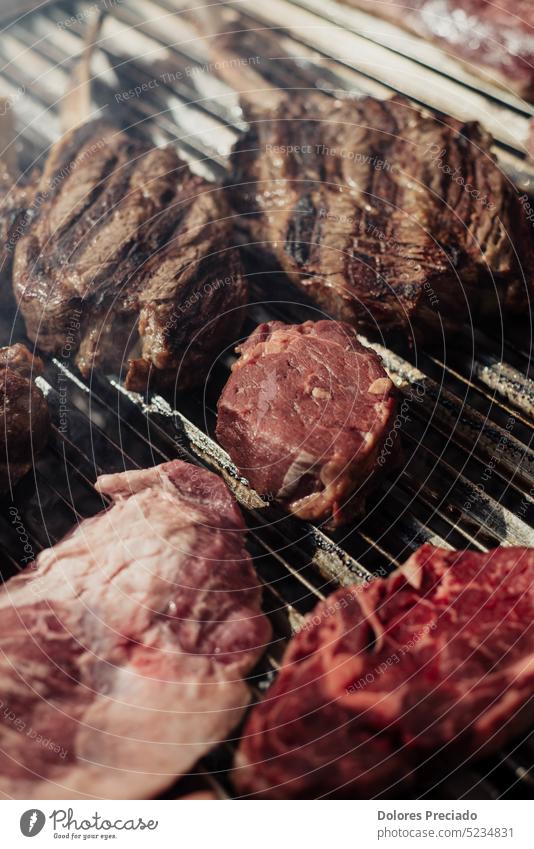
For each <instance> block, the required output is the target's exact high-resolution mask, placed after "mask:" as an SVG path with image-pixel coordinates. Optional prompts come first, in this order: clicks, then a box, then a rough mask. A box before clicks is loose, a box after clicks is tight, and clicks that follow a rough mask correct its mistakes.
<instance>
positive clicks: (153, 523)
mask: <svg viewBox="0 0 534 849" xmlns="http://www.w3.org/2000/svg"><path fill="white" fill-rule="evenodd" d="M96 488H97V490H98V491H99V492H101V493H102V494H103V495H107V496H109V497H110V498H111V499H112V500H113V505H112V507H111V508H110V509H109V510H107V511H106V512H103V513H101V514H99V515H97V516H95V517H93V518H91V519H86V520H85V521H83V522H82V523H81V524H80V525H79V526H78V527H77V528H76V529H75V530H74V531H73V532H72V533H70V534H69V535H68V536H67V537H65V539H64V540H63V541H62V542H60V543H59V544H58V545H56V546H54V547H53V548H51V549H47V550H46V551H43V552H42V553H41V554H40V555H39V556H38V558H37V561H36V563H34V564H32V567H33V568H28V569H26V570H25V571H24V572H23V573H22V574H21V575H19V576H17V577H15V578H12V579H11V580H9V581H8V582H7V583H6V584H5V585H4V587H3V588H2V590H1V591H0V622H1V628H0V676H1V679H2V694H1V700H2V701H1V710H0V792H1V793H2V795H5V796H7V797H12V798H16V799H30V798H34V799H44V798H48V799H54V798H56V799H64V798H83V797H84V796H90V797H91V798H94V797H97V798H121V799H124V798H126V799H130V798H144V797H150V796H153V795H156V794H157V793H158V792H160V791H162V790H163V789H164V788H165V787H167V786H168V785H170V784H172V783H173V781H174V778H175V776H177V775H183V774H185V773H187V772H188V770H190V769H191V768H192V767H193V765H194V764H195V762H196V761H197V760H198V758H199V757H201V756H202V755H203V754H205V753H206V752H208V751H209V750H210V749H211V748H212V747H213V746H215V745H216V744H217V743H218V742H220V741H221V740H223V739H225V738H226V737H227V735H228V734H229V732H230V731H231V730H232V729H233V728H234V727H235V725H236V724H237V723H238V722H239V720H240V718H241V716H242V714H243V712H244V710H245V708H246V706H247V704H248V702H249V700H250V692H249V689H248V687H247V686H246V684H245V683H244V681H243V678H244V676H246V675H247V673H248V672H249V671H250V670H251V669H252V667H253V666H254V664H255V663H256V661H257V660H258V658H259V656H260V655H261V654H262V652H263V651H264V648H265V645H266V643H267V642H268V640H269V638H270V626H269V624H268V620H267V619H266V617H265V616H264V615H263V613H262V611H261V606H260V603H261V589H260V586H259V581H258V578H257V576H256V574H255V571H254V568H253V566H252V562H251V559H250V557H249V555H248V553H247V551H246V549H245V547H244V536H245V525H244V522H243V518H242V516H241V513H240V511H239V509H238V507H237V505H236V503H235V501H234V499H233V498H232V496H231V495H230V493H229V491H228V489H227V488H226V486H225V484H224V483H223V481H222V480H221V479H220V478H218V477H217V476H216V475H214V474H212V473H211V472H207V471H205V470H203V469H199V468H196V467H195V466H192V465H189V464H187V463H183V462H181V461H178V460H175V461H172V462H169V463H165V464H164V465H162V466H157V467H155V468H152V469H146V470H142V471H131V472H124V473H122V474H115V475H106V476H104V477H101V478H99V479H98V482H97V485H96Z"/></svg>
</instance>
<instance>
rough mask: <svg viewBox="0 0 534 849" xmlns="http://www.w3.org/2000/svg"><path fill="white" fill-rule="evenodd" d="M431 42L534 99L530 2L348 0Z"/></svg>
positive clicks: (533, 32)
mask: <svg viewBox="0 0 534 849" xmlns="http://www.w3.org/2000/svg"><path fill="white" fill-rule="evenodd" d="M344 2H345V3H346V4H347V5H349V6H355V7H356V8H357V9H363V10H364V11H366V12H371V13H372V14H374V15H378V16H379V17H382V18H385V19H386V20H389V21H392V22H393V23H395V24H398V25H399V26H401V27H404V28H405V29H407V30H410V31H411V32H414V33H415V34H416V35H420V36H422V37H423V38H425V39H427V40H430V41H433V42H435V43H436V44H439V45H440V47H443V48H444V49H445V50H446V51H447V53H450V54H452V55H454V56H456V57H458V58H459V59H460V60H462V61H464V62H465V63H466V64H467V67H468V68H469V70H470V71H472V72H473V73H475V74H478V75H479V76H484V77H488V79H490V80H492V81H493V82H497V83H500V84H501V85H503V86H504V87H505V88H507V89H511V90H512V91H514V92H516V94H518V95H520V97H524V98H525V99H526V100H531V101H532V100H534V15H533V8H532V0H501V2H500V3H499V2H495V0H440V2H436V0H409V2H406V0H381V2H380V3H377V2H376V0H344Z"/></svg>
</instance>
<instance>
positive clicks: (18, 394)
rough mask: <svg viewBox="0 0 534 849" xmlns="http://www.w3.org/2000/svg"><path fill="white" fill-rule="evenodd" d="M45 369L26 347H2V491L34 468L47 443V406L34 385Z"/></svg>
mask: <svg viewBox="0 0 534 849" xmlns="http://www.w3.org/2000/svg"><path fill="white" fill-rule="evenodd" d="M42 370H43V364H42V362H41V360H40V359H39V357H32V355H31V354H30V352H29V351H28V349H27V348H26V347H25V346H24V345H20V344H16V345H12V346H11V347H9V348H0V492H6V491H7V490H9V488H10V487H12V486H14V485H15V484H16V483H17V481H18V480H20V478H22V477H23V476H24V475H25V474H26V472H28V471H29V470H30V469H31V467H32V465H33V461H34V459H35V457H36V455H37V454H39V452H40V451H41V450H42V449H43V448H44V446H45V444H46V442H47V440H48V433H49V428H50V418H49V415H48V404H47V403H46V400H45V398H44V396H43V393H42V392H41V390H40V389H38V388H37V386H36V385H35V383H34V382H33V378H34V377H35V376H36V375H39V374H41V372H42Z"/></svg>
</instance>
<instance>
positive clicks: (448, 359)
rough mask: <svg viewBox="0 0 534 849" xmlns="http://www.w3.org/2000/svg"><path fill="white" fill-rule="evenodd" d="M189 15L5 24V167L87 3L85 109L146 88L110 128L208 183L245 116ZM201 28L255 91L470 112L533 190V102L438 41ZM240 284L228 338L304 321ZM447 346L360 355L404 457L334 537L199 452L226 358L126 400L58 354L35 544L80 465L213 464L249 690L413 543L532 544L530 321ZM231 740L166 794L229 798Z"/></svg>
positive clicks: (475, 776)
mask: <svg viewBox="0 0 534 849" xmlns="http://www.w3.org/2000/svg"><path fill="white" fill-rule="evenodd" d="M192 5H194V4H191V3H189V4H186V3H181V2H179V0H178V2H171V0H158V2H151V0H129V2H124V3H121V2H119V0H101V2H100V3H98V4H97V3H90V2H88V3H51V4H45V6H41V7H40V8H39V9H38V10H36V11H33V12H31V13H28V14H26V15H21V16H20V17H19V18H18V20H16V21H14V22H12V23H10V24H6V25H5V29H4V31H3V33H2V36H1V38H0V64H1V72H0V76H1V91H0V93H1V94H3V95H5V96H7V97H8V98H9V101H10V104H11V105H12V107H13V110H14V112H15V115H16V123H17V130H18V131H19V133H20V135H19V138H18V142H17V146H18V153H19V157H20V161H21V163H22V165H23V168H25V169H28V168H30V169H31V168H32V167H33V166H34V165H35V164H36V163H38V162H39V161H40V160H41V159H42V157H43V156H44V155H46V151H47V148H48V146H49V145H50V144H51V143H52V142H53V141H54V140H55V139H56V138H58V136H59V134H60V125H59V107H60V101H61V98H62V96H63V94H64V93H65V91H66V89H67V86H68V82H69V74H70V73H71V71H72V66H73V61H74V59H75V58H76V57H77V55H78V54H79V53H80V50H81V47H82V39H83V36H84V34H85V31H86V27H87V22H88V20H90V18H91V15H92V14H93V13H94V12H95V11H96V9H98V8H99V9H101V10H104V11H105V13H106V14H105V18H104V22H103V27H102V31H101V35H100V41H99V48H100V49H99V50H98V51H96V53H95V56H94V62H93V73H94V76H95V80H94V95H95V104H96V105H97V106H98V107H99V108H100V109H101V111H103V112H104V113H105V112H106V110H107V112H108V113H109V112H111V114H112V116H113V117H115V112H116V111H117V108H118V107H117V100H116V99H115V97H114V94H116V93H117V92H121V91H125V90H128V89H131V88H133V87H135V86H136V85H140V84H142V82H143V81H146V80H149V79H157V80H158V84H157V85H154V87H152V88H150V89H147V90H145V91H143V93H142V95H141V96H139V97H133V98H129V99H128V100H127V102H126V103H121V106H120V109H121V110H123V111H124V116H123V117H124V120H125V121H126V123H129V124H135V125H137V126H138V127H141V128H142V129H143V130H144V131H145V132H147V133H148V134H149V135H150V136H151V137H152V139H153V141H154V142H155V143H156V144H162V143H168V142H170V143H172V144H174V145H176V147H177V148H178V150H179V153H180V154H181V156H182V157H183V158H185V159H186V160H187V161H188V162H189V163H190V165H191V167H192V168H193V170H196V171H198V172H200V173H203V174H204V175H205V176H207V177H208V178H210V179H214V178H220V177H221V176H222V175H223V174H224V168H225V163H226V157H227V155H228V152H229V150H230V147H231V145H232V142H233V141H234V140H235V138H236V135H237V133H238V132H239V130H240V129H242V128H243V126H244V124H243V116H242V112H241V108H240V105H239V98H238V96H237V94H236V92H235V91H234V90H233V89H232V88H230V87H229V86H228V85H226V84H225V83H223V82H222V81H221V80H219V79H217V78H216V76H214V74H213V73H212V67H211V68H210V61H212V59H211V56H210V53H209V49H208V44H209V39H208V40H206V39H203V38H201V37H200V36H199V31H198V29H197V27H196V24H198V23H199V21H200V23H201V24H202V23H207V25H208V26H209V25H210V22H209V20H207V19H206V15H208V14H209V13H208V12H204V13H199V12H198V11H197V12H195V13H190V12H188V11H187V6H192ZM0 12H1V8H0ZM217 17H218V20H219V22H223V23H224V22H225V21H226V22H227V24H228V28H229V29H234V30H238V31H243V32H242V34H241V36H240V37H239V42H238V43H239V45H240V46H239V48H238V49H239V50H240V51H241V52H242V55H243V57H244V58H247V57H248V58H250V57H251V56H256V55H259V56H261V58H262V62H261V73H262V75H264V77H265V78H266V82H267V83H268V84H270V85H276V86H279V87H280V88H292V89H295V88H298V89H301V90H302V89H304V90H306V89H317V88H319V89H321V90H323V91H325V93H327V94H335V93H336V92H338V93H339V92H344V93H346V92H352V93H355V94H361V93H369V94H373V95H375V96H379V97H385V96H388V94H390V93H391V92H402V93H403V94H406V95H408V96H409V97H411V98H412V99H414V100H415V101H417V102H418V103H421V104H424V105H425V106H427V107H428V108H430V109H434V110H441V111H445V112H449V113H452V114H453V115H455V116H456V117H459V118H462V119H469V120H471V119H479V120H480V121H481V122H482V123H483V124H484V125H485V126H486V127H487V128H488V129H489V130H490V131H491V132H492V133H493V135H494V136H495V139H496V142H495V152H496V155H497V157H498V159H499V161H500V164H501V166H502V168H503V169H504V170H505V171H506V172H507V173H508V174H509V175H510V177H511V178H512V179H513V180H514V181H515V182H516V184H517V185H518V186H519V187H520V189H521V190H522V191H527V192H528V191H530V190H531V189H532V190H534V168H533V166H532V165H531V164H529V162H528V160H527V159H526V157H525V154H524V147H525V143H526V139H527V135H528V125H529V120H530V118H531V117H532V114H533V113H534V107H532V106H529V105H527V104H525V103H524V102H523V101H521V100H519V98H517V97H515V96H513V95H510V94H508V93H507V92H504V91H502V90H501V89H499V88H497V87H496V86H493V85H491V84H490V83H488V82H483V81H480V80H478V79H477V78H476V77H474V76H472V75H471V74H470V73H469V72H468V71H466V70H465V69H464V68H463V67H462V66H461V65H459V64H458V63H457V62H455V61H454V60H452V59H450V58H449V57H447V56H445V55H444V54H443V53H441V52H440V51H439V50H438V49H436V48H433V47H431V46H429V45H428V44H426V43H424V42H422V41H420V40H418V39H416V38H414V37H412V36H410V35H407V34H406V33H404V32H401V31H400V30H397V29H396V28H395V27H393V26H391V25H389V24H385V23H382V22H380V21H376V20H374V19H373V18H371V17H370V16H368V15H365V14H363V13H360V12H356V11H353V10H351V9H348V8H345V7H343V6H341V5H338V4H337V3H335V2H332V0H296V1H295V2H289V0H269V2H268V3H266V4H260V3H258V2H229V3H222V4H221V5H220V6H218V7H217ZM250 280H251V283H252V286H253V297H252V300H253V302H255V301H257V303H256V302H255V303H253V305H252V308H251V310H250V314H249V315H250V317H249V319H248V323H247V326H246V327H245V332H249V331H250V330H251V329H252V327H253V326H254V324H255V323H257V322H258V321H263V320H268V319H272V318H278V319H280V318H282V319H284V320H286V321H294V320H298V321H300V320H303V319H304V318H306V317H314V313H313V311H312V312H310V311H309V310H307V308H306V307H304V306H302V307H299V306H297V305H296V304H292V303H290V301H291V298H287V299H284V298H283V297H281V298H280V301H279V302H277V301H276V300H270V301H269V303H266V302H265V301H264V300H263V299H262V296H261V291H262V289H261V273H260V272H259V271H258V272H255V271H254V270H253V272H252V273H251V276H250ZM254 293H256V294H257V298H256V297H255V294H254ZM0 331H1V338H0V342H1V344H8V343H10V342H11V341H14V340H19V339H20V340H23V339H24V330H23V326H22V323H21V321H20V319H19V318H18V317H16V316H3V317H2V320H1V325H0ZM362 339H363V337H362ZM364 341H365V340H364ZM454 343H455V344H454V350H452V349H451V348H450V347H448V348H447V349H446V350H443V351H442V352H441V353H440V354H437V353H436V352H434V353H430V352H427V351H425V350H421V349H417V350H416V351H414V353H413V354H412V355H406V354H403V355H400V354H399V353H398V352H396V351H394V350H390V349H388V348H385V347H383V346H381V345H376V344H375V345H374V347H375V348H377V350H378V351H379V353H380V354H381V356H382V357H383V360H384V364H385V366H386V368H387V369H388V371H389V373H390V374H391V376H392V378H393V380H394V381H395V383H396V384H397V386H398V387H399V389H400V393H401V398H402V399H403V400H405V401H406V405H407V406H406V407H405V409H406V410H407V411H408V416H407V418H406V419H405V421H404V422H403V424H402V427H401V433H402V439H403V443H404V446H405V453H406V465H405V467H404V469H403V470H402V472H401V473H399V474H398V475H397V476H395V477H394V478H390V479H389V480H388V481H387V483H386V485H385V486H384V487H383V489H382V491H381V492H379V493H378V494H377V495H375V496H374V498H373V499H371V500H370V504H369V510H368V512H367V514H366V516H365V518H364V519H363V520H361V521H360V522H359V523H358V524H357V525H355V526H351V527H349V529H348V530H344V531H343V532H340V533H339V534H338V536H336V537H335V538H334V537H332V536H327V535H326V534H325V533H324V532H322V531H321V530H320V529H319V528H316V527H313V526H311V525H307V524H306V523H302V522H298V521H296V520H294V519H292V518H290V517H285V516H283V515H282V514H281V513H280V512H279V511H278V510H277V508H276V507H275V506H273V505H265V504H263V503H262V502H261V500H260V499H259V498H258V497H257V495H256V494H255V493H253V492H252V491H251V490H250V489H249V488H248V487H247V484H246V481H244V480H243V479H241V478H240V477H239V475H238V474H237V473H236V470H235V469H234V468H233V466H232V464H231V462H230V461H229V459H228V457H227V455H226V454H225V453H224V452H223V451H222V450H221V449H220V448H219V447H218V446H217V445H216V443H215V441H214V439H213V432H214V424H215V409H216V403H217V398H218V395H219V393H220V390H221V387H222V386H223V385H224V382H225V380H226V378H227V375H228V368H229V366H230V365H231V361H232V355H230V354H228V353H227V354H225V355H224V356H223V357H221V359H220V360H219V361H218V362H217V363H216V365H215V367H214V369H213V371H212V373H211V375H210V378H209V380H208V382H207V384H206V386H205V387H203V389H202V390H201V391H199V392H197V393H190V394H188V395H187V396H176V397H175V398H169V397H167V398H162V397H160V396H157V395H151V396H150V397H149V398H142V397H141V396H139V395H137V394H135V393H131V392H127V391H126V390H125V389H124V387H123V386H122V385H121V381H120V376H116V377H115V378H112V377H104V376H103V375H100V374H93V375H92V376H91V379H90V380H89V381H84V380H82V379H81V378H80V376H79V375H78V373H76V372H75V371H74V370H72V369H71V367H70V365H69V363H68V361H62V360H60V359H54V358H50V359H49V360H47V362H46V370H45V375H44V378H39V381H40V385H41V387H42V389H43V390H44V392H45V393H46V394H47V397H48V400H49V403H50V407H51V410H52V412H53V417H54V422H55V426H54V433H53V438H52V440H51V445H50V448H49V450H48V452H47V453H46V454H45V455H44V456H43V457H42V458H41V459H39V461H38V462H37V464H36V468H35V471H34V474H33V475H32V474H30V475H29V476H28V477H27V478H26V479H25V480H24V481H23V482H22V483H21V484H20V485H19V486H18V487H17V489H16V491H15V493H14V502H15V505H16V507H17V509H18V511H19V513H20V516H21V518H22V521H23V523H24V525H25V528H26V529H27V530H28V532H29V534H30V535H31V538H32V545H33V546H34V550H35V552H37V551H38V550H39V549H40V548H41V547H44V546H48V545H53V544H54V543H55V542H56V541H57V540H58V539H59V538H60V537H61V536H62V535H63V534H64V533H65V532H66V531H67V530H68V529H69V528H70V527H72V525H73V524H74V523H75V522H77V521H79V520H80V519H82V518H83V517H85V516H88V515H91V514H93V513H94V512H96V511H97V510H99V509H101V507H102V499H101V497H100V496H99V495H97V494H96V493H95V492H94V490H93V489H92V482H93V481H94V480H95V478H96V476H97V475H98V474H101V473H103V472H113V471H121V470H123V469H125V468H135V467H137V466H148V465H153V464H155V463H159V462H162V461H164V460H166V459H170V458H172V457H176V456H178V457H181V458H183V459H188V460H191V461H192V462H196V463H202V464H205V465H206V466H208V467H209V468H214V469H216V470H218V471H219V472H220V473H221V474H223V475H224V476H225V478H226V480H227V482H228V483H229V485H230V486H231V488H232V489H233V490H234V492H235V493H236V495H237V497H238V499H239V501H240V502H241V504H242V505H243V507H244V509H245V513H246V517H247V521H248V524H249V527H250V535H249V547H250V550H251V552H252V553H253V554H254V556H255V562H256V567H257V569H258V572H259V574H260V577H261V580H262V581H263V582H264V584H265V606H266V610H268V611H269V613H270V615H271V617H272V620H273V624H274V628H275V639H274V642H273V645H272V649H271V652H270V654H269V655H268V656H267V658H266V659H265V660H264V662H262V664H261V667H260V668H259V669H258V670H257V671H256V673H255V674H254V675H253V676H252V678H251V686H252V687H253V689H254V692H255V695H256V696H257V697H259V696H260V695H261V693H262V692H264V691H265V689H266V688H267V687H268V685H269V683H270V681H271V680H272V678H273V676H274V675H275V674H276V669H277V665H278V662H279V659H280V656H281V653H282V651H283V648H284V645H285V642H286V640H287V638H288V637H289V635H290V633H291V631H292V630H294V629H296V628H298V627H299V624H300V622H301V620H302V615H303V614H304V613H306V612H307V611H308V610H310V609H311V608H312V607H313V606H314V605H315V604H316V602H317V601H318V600H319V599H321V598H323V597H324V596H325V595H327V594H328V593H329V592H330V591H331V590H332V589H333V588H334V587H335V586H336V585H337V584H339V583H347V582H350V581H353V580H366V579H368V578H369V576H370V574H371V573H375V574H376V573H379V574H385V573H387V572H389V571H390V570H391V569H392V568H394V567H395V566H396V565H398V564H399V563H401V562H402V561H403V560H405V559H406V557H407V556H408V555H409V554H410V552H411V551H413V550H414V549H416V548H417V547H418V546H419V545H421V544H422V543H423V542H432V543H434V544H436V545H441V546H446V547H447V546H449V547H453V548H466V547H469V548H473V549H476V550H480V551H482V550H485V549H487V548H490V547H493V546H496V545H498V544H500V543H503V544H505V545H532V544H533V536H532V530H531V520H532V516H533V495H534V452H533V451H532V450H531V439H532V431H531V421H532V410H533V400H534V383H533V382H532V380H531V374H530V369H531V362H530V359H531V358H530V352H531V337H530V331H529V328H527V329H524V330H523V332H522V334H520V335H518V337H517V338H515V339H514V342H513V344H512V343H511V342H509V341H505V340H504V339H503V338H501V335H500V334H499V333H498V332H497V331H495V330H494V331H492V333H491V334H485V333H483V332H481V331H478V330H477V331H474V330H473V329H472V328H467V327H466V333H465V338H464V339H463V340H462V339H455V340H454ZM65 407H67V408H68V409H67V415H66V416H65V415H64V413H65ZM61 422H66V423H67V424H66V427H64V426H62V424H61ZM9 506H10V505H9V504H7V502H6V503H5V505H4V508H3V509H2V511H1V516H0V539H1V542H2V547H3V549H4V552H5V553H6V557H5V558H4V568H3V576H2V577H3V578H4V579H5V578H7V577H9V576H10V575H11V574H14V573H15V572H16V571H18V570H19V569H20V568H21V561H22V557H23V555H24V552H22V551H21V546H20V541H19V539H18V537H17V534H16V533H15V530H14V528H13V526H12V524H11V523H10V520H9V518H8V515H9V514H8V507H9ZM233 746H234V742H233V741H229V742H228V743H227V744H225V745H223V746H221V747H219V748H218V749H217V750H216V751H215V752H214V753H213V754H212V755H211V756H210V757H209V758H207V759H206V760H205V761H203V762H202V763H201V764H199V766H198V774H197V775H196V776H193V777H191V778H190V779H187V780H182V781H181V782H180V784H179V786H177V787H175V788H174V789H173V791H172V794H173V795H174V794H176V793H178V792H182V791H185V790H186V789H189V788H191V787H196V786H203V785H205V784H206V783H208V784H211V785H212V786H216V789H217V791H218V792H220V793H221V794H224V793H228V794H231V785H230V783H229V781H228V772H227V770H228V767H229V766H230V765H231V759H232V749H233ZM533 765H534V736H533V737H532V739H531V738H526V739H522V740H518V741H516V742H515V743H514V744H513V745H512V746H510V747H508V748H507V750H506V751H502V752H501V753H500V754H499V756H498V757H494V758H492V759H491V760H490V761H486V762H483V763H479V764H477V765H476V766H475V767H473V766H469V767H466V768H459V769H458V770H456V771H455V772H454V773H452V774H450V775H447V776H444V777H442V778H440V779H439V781H436V783H435V784H434V785H432V786H431V787H421V788H419V791H418V793H419V795H421V796H423V795H428V796H432V797H440V796H441V797H445V798H488V797H492V798H497V797H502V796H504V797H508V798H527V797H530V796H531V794H532V787H533V786H534V770H533Z"/></svg>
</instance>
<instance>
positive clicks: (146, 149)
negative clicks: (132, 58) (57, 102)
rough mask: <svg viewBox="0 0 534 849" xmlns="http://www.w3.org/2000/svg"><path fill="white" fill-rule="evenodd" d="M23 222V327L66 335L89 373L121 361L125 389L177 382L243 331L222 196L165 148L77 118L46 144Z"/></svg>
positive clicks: (191, 376)
mask: <svg viewBox="0 0 534 849" xmlns="http://www.w3.org/2000/svg"><path fill="white" fill-rule="evenodd" d="M29 220H30V223H29V226H27V227H26V229H25V231H24V233H23V234H22V236H21V237H20V238H19V240H18V242H17V245H16V248H15V260H14V264H13V278H14V290H15V295H16V298H17V301H18V303H19V305H20V309H21V312H22V314H23V316H24V319H25V321H26V327H27V331H28V335H29V336H30V338H31V339H32V340H33V341H35V343H36V344H37V345H38V346H39V347H40V348H41V349H42V350H44V351H48V352H53V353H56V354H61V353H62V352H64V350H65V343H66V340H68V344H69V355H72V356H73V357H75V363H76V365H77V366H78V367H79V369H80V370H81V372H82V373H83V374H84V375H85V376H87V375H88V374H89V372H90V371H91V369H92V368H99V369H109V370H114V371H118V370H119V368H121V366H123V368H124V371H125V372H126V385H127V386H128V387H129V388H131V389H143V388H144V387H145V386H146V385H147V380H148V379H149V378H150V379H153V380H154V382H155V383H157V384H159V385H167V384H170V383H174V382H176V385H177V387H178V388H180V389H185V388H187V387H189V386H191V385H193V384H195V383H198V382H200V381H201V380H202V378H203V376H204V375H205V373H206V370H207V368H208V367H209V365H210V363H211V360H212V358H213V356H214V355H215V353H216V352H217V351H218V350H219V349H220V347H222V346H224V345H225V344H226V342H227V341H229V340H230V339H231V338H233V337H234V334H235V332H236V329H238V328H239V325H240V322H241V313H242V310H241V307H242V306H243V305H244V303H245V301H246V288H245V283H244V279H243V276H242V270H241V264H240V260H239V255H238V252H237V250H235V249H234V248H233V247H232V244H233V242H232V236H231V230H230V224H229V220H228V216H227V213H226V211H225V203H224V198H223V196H222V193H221V192H220V191H219V190H218V189H217V188H216V187H213V186H211V185H210V184H209V183H207V182H206V181H205V180H204V179H202V178H201V177H199V176H196V175H194V174H192V173H191V171H190V170H189V168H188V167H187V165H186V164H185V163H184V162H182V161H181V160H180V159H179V158H178V157H177V155H176V153H175V152H174V150H173V149H171V148H170V147H167V148H163V149H160V148H157V149H155V148H151V147H150V146H149V145H147V144H146V143H145V142H143V141H140V140H136V139H134V138H131V137H130V136H129V135H127V134H126V133H124V132H122V131H120V130H117V129H116V128H115V127H113V126H109V125H107V124H104V123H102V122H92V123H88V124H84V125H81V126H80V127H78V128H76V129H75V130H73V131H71V132H69V133H67V134H66V135H65V136H64V137H63V138H62V139H61V141H59V142H58V143H57V144H56V145H55V146H54V147H53V149H52V152H51V154H50V156H49V158H48V161H47V163H46V166H45V168H44V171H43V174H42V176H41V178H40V181H39V185H38V187H37V191H36V193H35V195H34V197H33V199H32V203H31V206H30V211H29ZM77 325H79V333H78V338H77V339H76V340H74V341H73V340H72V335H73V334H72V327H73V326H77Z"/></svg>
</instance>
